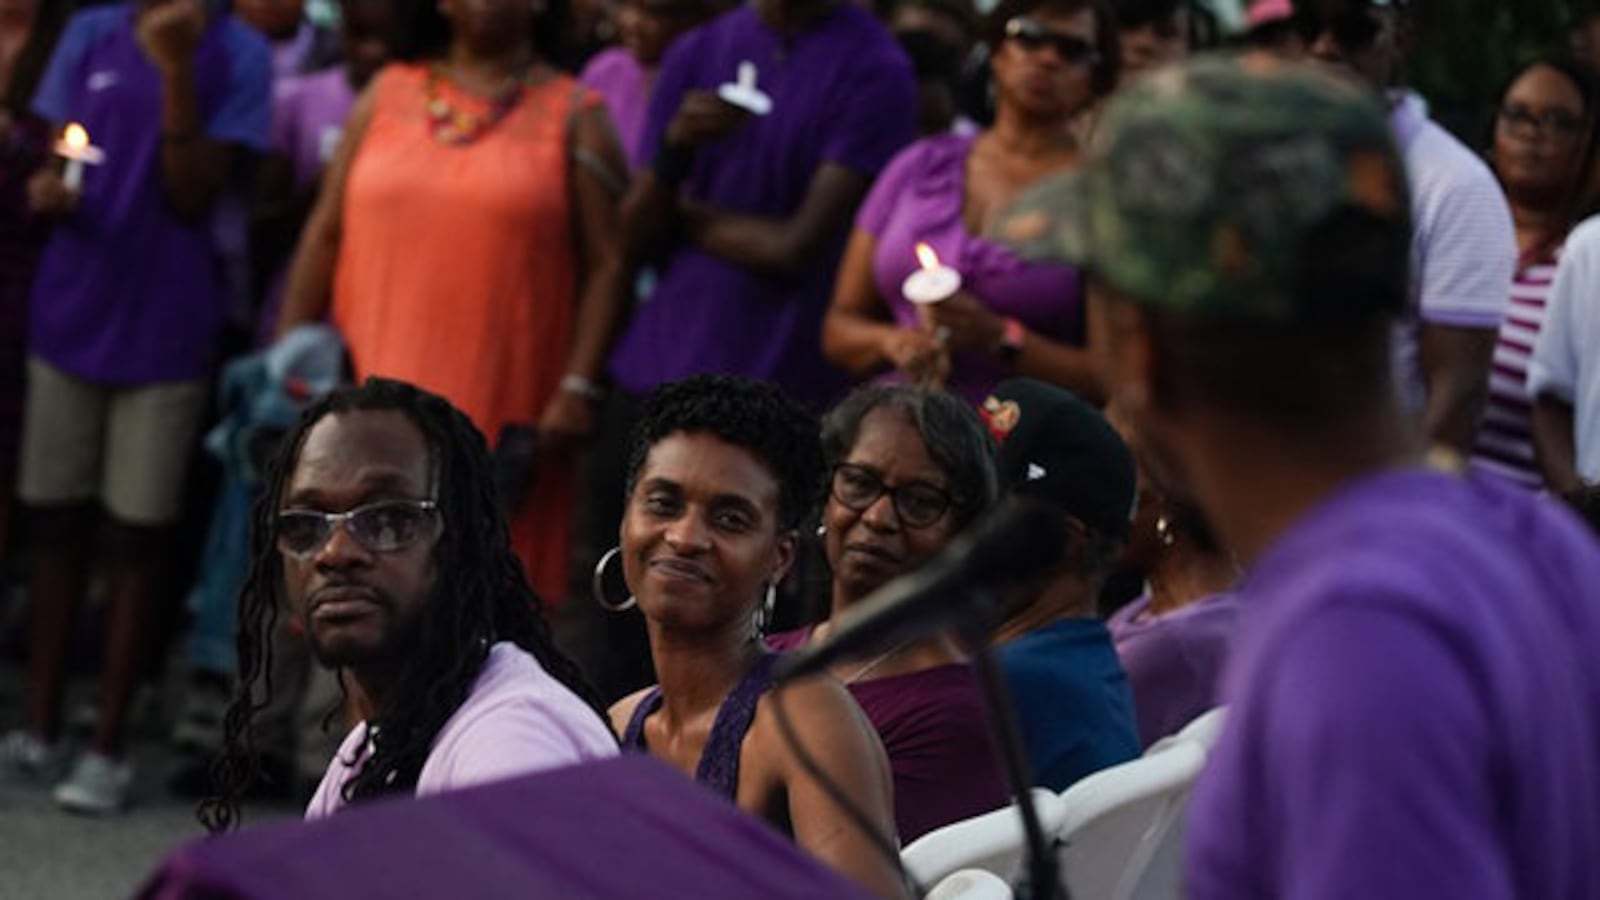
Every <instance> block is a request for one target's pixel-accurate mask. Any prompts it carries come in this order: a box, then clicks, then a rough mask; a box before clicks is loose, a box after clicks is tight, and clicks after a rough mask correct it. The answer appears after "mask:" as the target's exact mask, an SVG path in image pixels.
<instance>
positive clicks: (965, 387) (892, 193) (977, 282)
mask: <svg viewBox="0 0 1600 900" xmlns="http://www.w3.org/2000/svg"><path fill="white" fill-rule="evenodd" d="M976 137H977V136H976V135H974V134H965V135H963V134H948V135H939V136H937V137H931V138H927V139H925V140H922V141H918V142H917V143H915V144H913V145H911V146H910V147H907V148H906V149H905V150H903V151H902V152H901V153H900V155H899V156H897V157H895V158H894V161H893V162H891V163H890V164H889V167H888V168H887V169H884V171H883V175H882V177H880V178H879V179H878V182H877V184H875V185H873V188H872V193H870V194H869V195H867V200H866V202H865V203H863V204H862V206H861V212H860V214H859V215H858V216H857V218H856V227H857V228H860V229H861V230H863V231H865V232H867V233H868V234H871V235H872V236H873V237H874V238H876V239H877V249H876V251H875V252H874V253H873V256H872V275H873V280H874V281H875V283H876V284H877V286H878V296H880V297H882V298H883V301H884V303H885V304H886V305H887V306H888V308H889V311H890V312H891V313H892V314H893V315H894V320H895V322H896V323H897V324H899V325H901V326H903V327H906V328H915V327H918V326H919V325H920V320H919V319H918V315H917V307H916V306H915V305H914V304H913V303H912V302H911V301H909V300H907V299H906V298H905V295H904V294H902V293H901V292H900V286H901V284H902V283H903V282H904V281H905V278H906V276H907V275H909V274H911V273H912V272H913V271H914V270H916V269H917V268H918V262H917V257H916V245H917V243H918V242H926V243H927V244H928V245H929V246H931V247H933V249H934V251H935V252H936V253H938V254H939V259H940V260H941V261H942V262H944V263H945V264H946V265H949V266H952V267H954V268H955V269H956V270H957V271H959V272H960V273H961V278H962V288H963V289H965V290H966V291H967V292H968V293H971V294H972V295H973V296H975V297H977V298H978V299H979V300H980V301H982V302H983V304H984V305H985V306H987V307H989V308H990V309H992V310H994V311H995V312H997V313H999V314H1000V315H1003V316H1011V317H1013V318H1015V319H1017V320H1018V321H1020V322H1022V324H1023V325H1026V326H1027V327H1028V329H1029V330H1030V331H1034V332H1037V333H1039V334H1042V335H1044V336H1046V337H1048V338H1051V339H1052V340H1055V341H1059V342H1062V343H1068V344H1082V343H1083V337H1084V335H1083V298H1082V295H1081V292H1080V288H1079V284H1080V282H1079V279H1078V273H1077V270H1076V269H1073V268H1071V267H1069V266H1061V265H1051V264H1045V263H1034V262H1026V261H1024V260H1023V259H1022V258H1021V257H1019V256H1017V254H1016V253H1014V252H1013V251H1012V250H1011V249H1010V248H1008V247H1005V246H1004V245H1001V244H998V243H996V242H994V241H991V240H988V239H987V238H983V237H980V236H978V235H975V234H973V233H971V232H970V231H968V230H967V226H966V223H965V222H964V221H963V219H962V205H963V202H964V200H965V197H966V189H967V158H968V157H969V156H970V155H971V153H972V145H973V142H974V141H975V140H976ZM951 363H952V365H951V371H950V380H949V382H948V385H947V386H948V387H949V389H950V390H951V391H953V392H955V393H957V394H960V395H962V396H964V397H966V398H967V399H969V400H972V401H974V402H976V401H979V400H982V399H983V398H984V397H985V396H987V395H988V394H989V392H990V391H991V390H992V389H993V388H994V386H995V385H996V384H997V383H998V382H999V381H1000V379H1002V378H1004V377H1006V376H1007V375H1008V374H1009V372H1008V370H1007V368H1006V367H1005V365H1003V364H1002V363H1001V362H1000V360H999V359H997V358H996V357H995V356H993V355H992V354H988V353H983V352H981V351H962V352H960V353H956V354H955V355H954V358H953V359H952V360H951Z"/></svg>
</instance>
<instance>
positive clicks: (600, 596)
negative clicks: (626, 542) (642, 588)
mask: <svg viewBox="0 0 1600 900" xmlns="http://www.w3.org/2000/svg"><path fill="white" fill-rule="evenodd" d="M621 552H622V548H621V547H612V548H611V549H610V550H607V551H606V553H605V555H604V556H602V557H600V561H599V562H597V563H595V566H594V577H593V578H592V579H590V581H589V591H590V592H591V593H592V594H594V602H595V605H596V606H599V607H600V608H601V609H603V610H605V611H606V612H614V613H620V612H627V611H628V610H630V609H632V608H633V607H634V606H636V605H638V602H639V601H638V599H637V598H635V597H634V596H633V595H631V594H630V595H629V596H628V599H626V600H624V601H622V602H621V603H614V602H612V600H611V598H609V597H607V596H606V566H609V565H611V560H613V559H615V558H616V556H617V554H619V553H621Z"/></svg>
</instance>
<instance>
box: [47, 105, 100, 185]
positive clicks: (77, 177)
mask: <svg viewBox="0 0 1600 900" xmlns="http://www.w3.org/2000/svg"><path fill="white" fill-rule="evenodd" d="M55 149H56V155H57V156H59V157H61V158H63V159H65V160H66V161H67V166H66V169H65V170H64V171H63V172H62V175H61V181H62V183H63V184H65V185H66V187H67V190H69V191H76V190H78V189H80V188H82V187H83V167H84V166H86V165H88V166H98V165H100V164H101V163H103V162H105V161H106V155H105V153H104V152H103V151H102V150H101V149H100V148H99V147H96V146H95V145H93V144H91V143H89V132H88V131H86V130H84V127H83V126H82V125H79V124H78V123H77V122H73V123H72V124H70V125H68V126H67V127H66V129H65V130H63V131H62V132H61V140H59V141H56V148H55Z"/></svg>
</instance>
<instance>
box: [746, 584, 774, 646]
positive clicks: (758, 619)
mask: <svg viewBox="0 0 1600 900" xmlns="http://www.w3.org/2000/svg"><path fill="white" fill-rule="evenodd" d="M777 608H778V583H777V582H775V581H769V582H767V594H766V596H765V597H763V598H762V600H761V605H760V606H758V607H756V614H755V616H754V617H753V618H752V619H751V620H750V626H751V628H753V629H754V630H755V635H756V637H757V638H763V637H766V635H767V629H768V628H770V627H771V626H772V614H773V610H775V609H777Z"/></svg>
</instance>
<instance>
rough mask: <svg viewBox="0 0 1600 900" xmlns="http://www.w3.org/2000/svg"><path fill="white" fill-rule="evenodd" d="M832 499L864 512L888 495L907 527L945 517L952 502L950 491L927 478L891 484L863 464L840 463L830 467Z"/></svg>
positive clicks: (917, 525) (919, 526) (922, 524)
mask: <svg viewBox="0 0 1600 900" xmlns="http://www.w3.org/2000/svg"><path fill="white" fill-rule="evenodd" d="M831 492H832V494H833V499H835V500H837V501H839V503H840V504H842V505H843V506H844V507H846V508H847V509H851V510H854V511H855V512H866V511H867V510H868V509H869V508H871V507H872V504H874V503H877V502H878V498H879V497H882V496H883V495H884V494H888V495H889V502H890V503H892V504H893V505H894V512H895V515H897V516H899V517H900V522H901V524H903V525H905V526H907V527H909V528H927V527H929V526H930V525H933V524H934V523H936V522H938V521H939V520H940V519H942V518H944V514H945V513H947V512H949V511H950V507H951V506H953V505H955V498H953V497H951V496H950V492H949V491H946V490H945V489H944V488H941V487H939V486H938V485H933V484H929V483H928V482H926V481H908V482H906V483H905V484H900V485H895V486H894V487H890V486H889V485H887V484H885V483H884V480H883V479H882V478H879V477H878V473H876V472H874V471H872V470H871V469H868V468H866V467H865V466H857V465H852V464H850V463H841V464H839V465H837V466H835V467H834V469H833V483H832V486H831Z"/></svg>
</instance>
